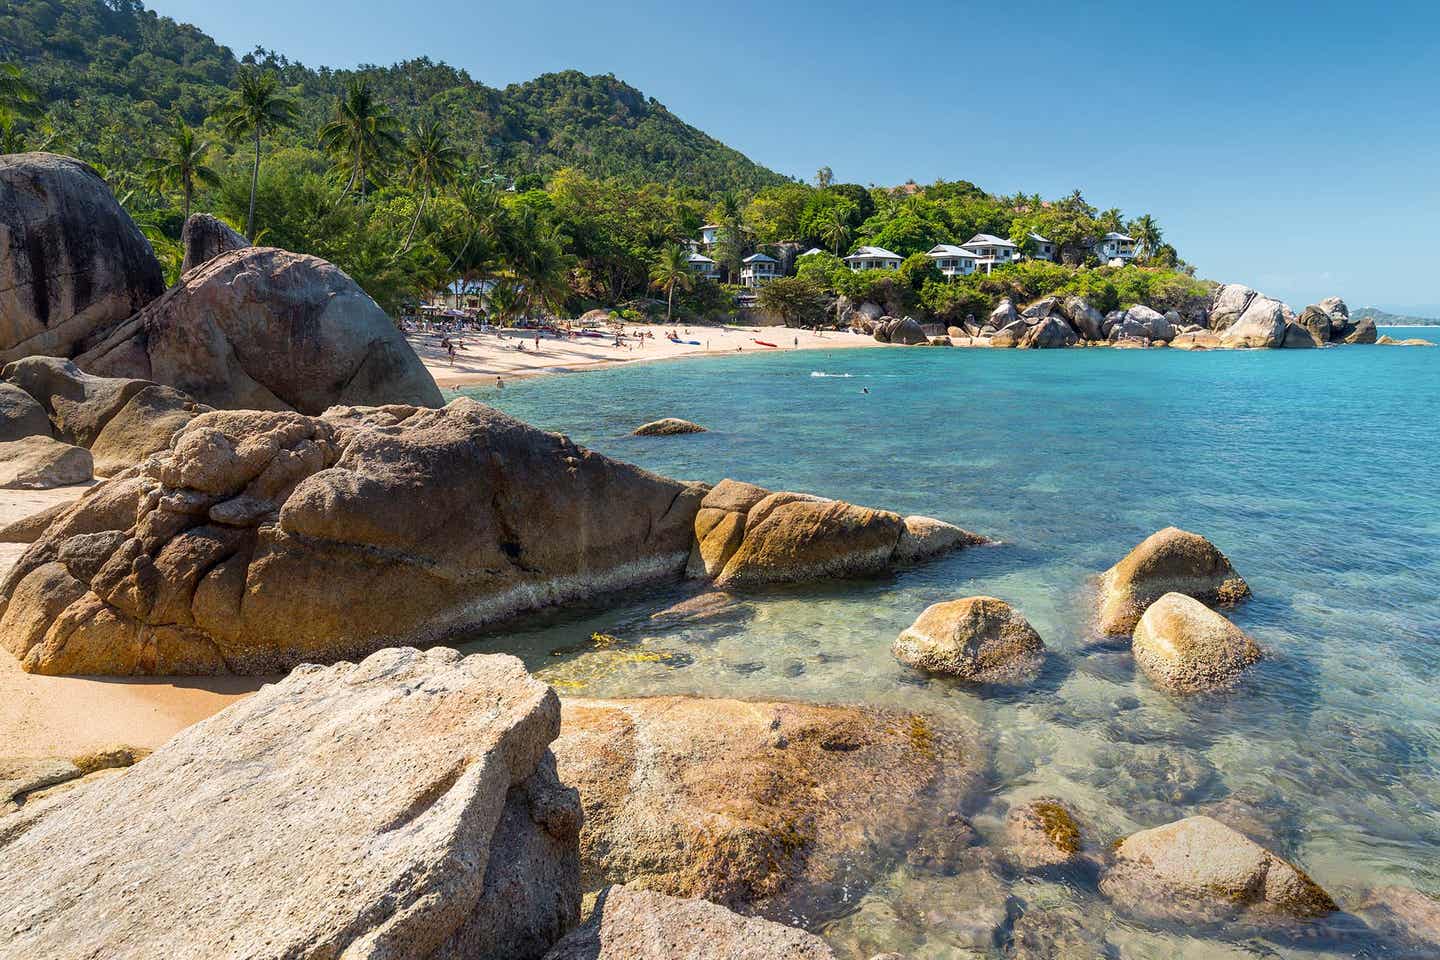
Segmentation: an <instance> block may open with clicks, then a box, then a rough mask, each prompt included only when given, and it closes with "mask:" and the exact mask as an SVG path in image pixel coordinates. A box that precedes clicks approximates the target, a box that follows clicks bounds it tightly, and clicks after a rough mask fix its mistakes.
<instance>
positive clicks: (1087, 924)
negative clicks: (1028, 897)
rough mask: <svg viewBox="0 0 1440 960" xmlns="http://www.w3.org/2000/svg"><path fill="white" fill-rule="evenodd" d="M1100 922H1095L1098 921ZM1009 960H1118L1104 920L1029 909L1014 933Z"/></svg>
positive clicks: (1077, 912) (1067, 911) (1072, 912)
mask: <svg viewBox="0 0 1440 960" xmlns="http://www.w3.org/2000/svg"><path fill="white" fill-rule="evenodd" d="M1097 920H1098V921H1099V922H1096V921H1097ZM1005 956H1006V958H1007V960H1118V958H1119V956H1120V954H1119V953H1117V952H1116V950H1115V948H1114V946H1112V945H1111V944H1110V942H1109V941H1108V940H1107V939H1106V937H1105V923H1104V920H1103V918H1092V917H1091V916H1089V915H1088V913H1087V912H1086V911H1084V910H1080V909H1075V908H1074V907H1070V908H1069V909H1065V908H1063V907H1062V908H1059V909H1040V908H1027V909H1026V910H1025V912H1024V913H1022V914H1021V915H1020V917H1019V918H1018V919H1017V920H1016V921H1015V925H1014V927H1013V929H1012V931H1011V937H1010V952H1009V953H1007V954H1006V955H1005Z"/></svg>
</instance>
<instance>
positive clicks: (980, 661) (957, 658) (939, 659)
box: [892, 597, 1045, 683]
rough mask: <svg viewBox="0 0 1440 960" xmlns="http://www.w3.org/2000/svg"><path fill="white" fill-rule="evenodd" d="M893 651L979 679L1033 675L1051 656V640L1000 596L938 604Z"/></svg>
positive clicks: (934, 669)
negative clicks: (1047, 642)
mask: <svg viewBox="0 0 1440 960" xmlns="http://www.w3.org/2000/svg"><path fill="white" fill-rule="evenodd" d="M892 650H893V652H894V654H895V657H896V659H898V660H900V661H901V662H902V663H906V664H909V665H910V666H912V667H915V668H917V669H920V670H924V671H926V672H928V673H938V674H943V675H944V676H948V677H956V678H957V679H960V680H969V681H972V682H976V683H993V682H1004V681H1007V680H1016V679H1021V678H1024V677H1027V676H1031V675H1033V674H1034V673H1035V672H1036V671H1038V670H1039V669H1040V666H1041V664H1042V663H1044V660H1045V643H1044V641H1043V640H1041V639H1040V635H1039V634H1038V633H1036V632H1035V628H1034V627H1032V626H1030V623H1029V621H1027V620H1026V619H1025V618H1024V617H1023V616H1021V615H1020V613H1019V612H1018V611H1017V610H1015V608H1014V607H1012V606H1010V604H1008V603H1006V602H1005V601H1004V600H997V599H996V598H995V597H964V598H961V599H959V600H948V601H945V602H943V603H936V604H932V605H931V606H929V607H927V608H926V609H925V611H924V612H923V613H921V614H920V616H919V618H918V619H916V621H915V622H914V623H913V624H911V625H910V626H909V627H907V628H906V629H905V631H904V632H903V633H901V634H900V636H899V637H898V638H897V639H896V640H895V643H894V646H893V647H892Z"/></svg>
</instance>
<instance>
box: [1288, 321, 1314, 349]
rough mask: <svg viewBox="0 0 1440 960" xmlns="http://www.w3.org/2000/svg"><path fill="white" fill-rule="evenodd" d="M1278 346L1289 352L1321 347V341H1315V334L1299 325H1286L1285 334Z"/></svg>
mask: <svg viewBox="0 0 1440 960" xmlns="http://www.w3.org/2000/svg"><path fill="white" fill-rule="evenodd" d="M1278 346H1281V347H1284V348H1286V349H1287V350H1296V349H1306V350H1308V349H1312V348H1314V347H1318V346H1320V341H1318V340H1316V339H1315V334H1313V333H1311V332H1310V330H1309V329H1307V328H1306V327H1303V326H1301V325H1300V324H1299V323H1287V324H1285V334H1284V336H1283V337H1281V338H1280V343H1279V344H1278Z"/></svg>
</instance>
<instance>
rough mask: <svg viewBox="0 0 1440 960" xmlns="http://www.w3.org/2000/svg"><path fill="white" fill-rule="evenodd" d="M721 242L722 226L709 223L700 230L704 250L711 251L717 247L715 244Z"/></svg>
mask: <svg viewBox="0 0 1440 960" xmlns="http://www.w3.org/2000/svg"><path fill="white" fill-rule="evenodd" d="M719 242H720V224H718V223H707V224H705V226H703V227H701V228H700V246H701V248H702V249H705V250H709V249H710V248H711V247H713V246H715V244H717V243H719Z"/></svg>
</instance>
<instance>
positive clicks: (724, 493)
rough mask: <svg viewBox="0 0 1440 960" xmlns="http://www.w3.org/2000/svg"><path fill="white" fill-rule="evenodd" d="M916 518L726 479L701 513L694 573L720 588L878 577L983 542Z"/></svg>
mask: <svg viewBox="0 0 1440 960" xmlns="http://www.w3.org/2000/svg"><path fill="white" fill-rule="evenodd" d="M912 520H914V521H915V522H914V523H912V524H908V525H907V521H906V519H905V518H903V517H901V516H900V515H899V514H897V513H891V512H890V511H888V510H872V509H870V508H868V507H857V506H853V505H852V504H848V503H843V502H841V501H838V500H825V499H823V498H820V497H815V496H811V495H809V494H803V493H790V492H779V493H772V492H771V491H769V490H765V489H763V488H761V487H757V486H754V485H753V484H748V483H741V482H739V481H735V480H722V481H721V482H720V483H718V484H716V486H715V488H714V489H713V490H711V491H710V492H709V493H708V494H706V496H705V499H704V500H703V501H702V502H701V504H700V510H699V512H698V513H697V514H696V515H695V548H694V551H693V552H692V554H691V557H690V564H689V575H690V576H691V577H709V578H712V579H713V580H714V581H715V584H716V586H720V587H735V586H753V585H756V584H762V583H785V582H793V581H800V580H813V579H819V578H824V577H863V576H872V575H874V574H877V573H880V572H882V571H884V570H887V569H889V568H891V567H892V566H895V565H896V564H898V563H901V562H912V561H915V560H921V559H926V558H927V557H929V556H933V555H935V554H936V553H939V552H943V551H945V550H949V549H953V548H954V547H956V546H959V545H963V544H966V543H973V542H976V541H977V539H978V538H976V537H975V535H974V534H969V533H966V532H965V531H963V530H961V529H960V528H958V527H954V526H950V525H943V526H948V527H949V529H948V530H946V529H943V527H942V526H941V525H940V521H938V520H932V519H930V518H928V517H917V518H912ZM922 521H923V523H922ZM922 527H923V533H922Z"/></svg>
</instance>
